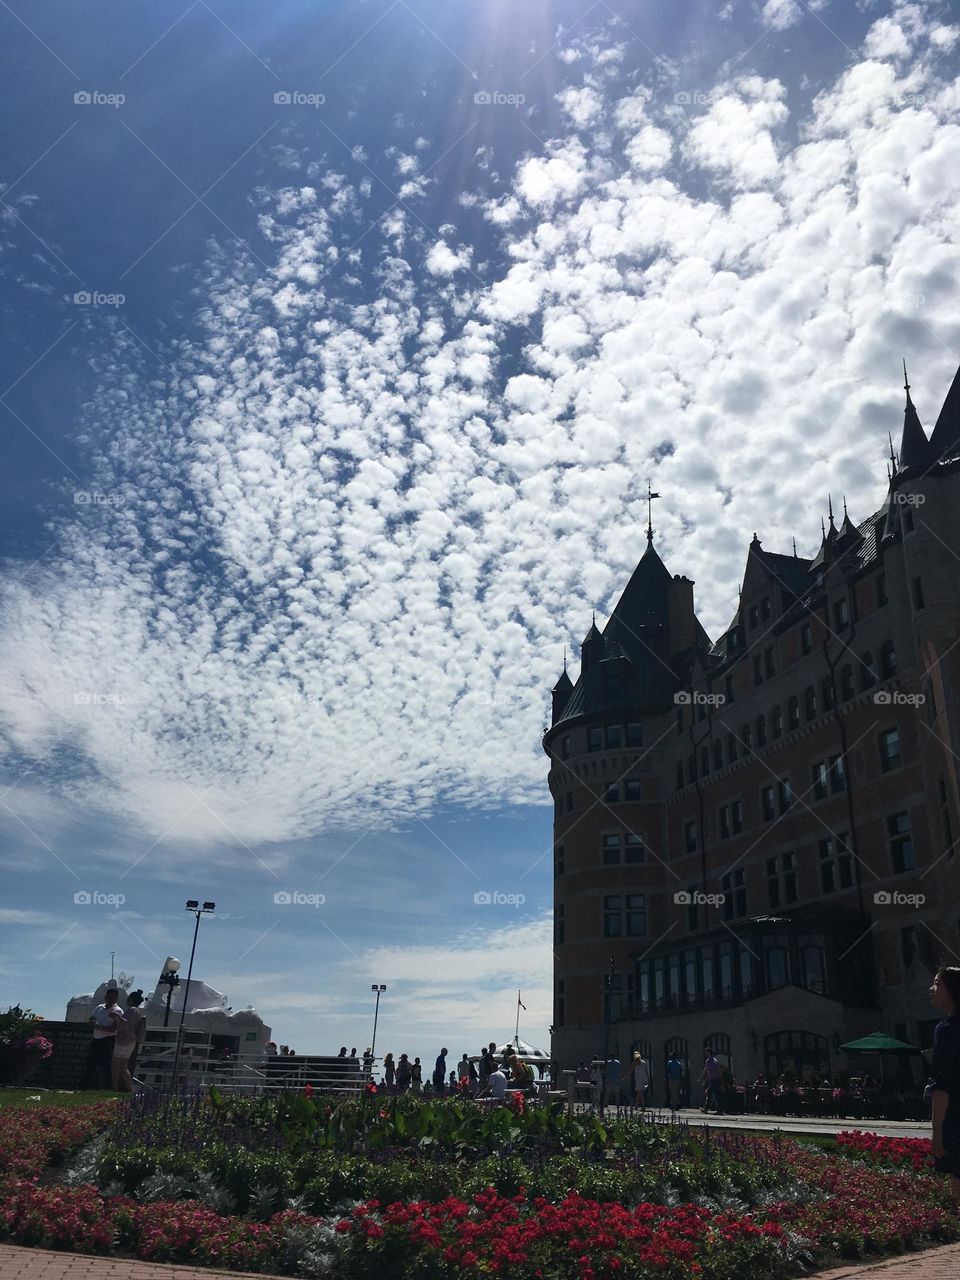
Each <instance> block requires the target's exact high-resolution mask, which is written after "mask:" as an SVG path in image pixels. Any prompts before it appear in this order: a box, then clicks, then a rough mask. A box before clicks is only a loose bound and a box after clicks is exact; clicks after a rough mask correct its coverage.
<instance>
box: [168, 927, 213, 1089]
mask: <svg viewBox="0 0 960 1280" xmlns="http://www.w3.org/2000/svg"><path fill="white" fill-rule="evenodd" d="M187 910H188V911H192V912H193V914H194V915H195V916H196V917H197V923H196V924H195V925H194V926H193V945H192V946H191V948H190V964H189V966H188V968H187V985H186V986H185V987H184V989H183V1004H182V1005H181V1006H180V1024H179V1026H178V1027H177V1048H176V1052H175V1053H174V1055H173V1074H172V1075H171V1077H170V1092H171V1093H173V1092H174V1090H175V1089H176V1087H177V1071H178V1069H179V1067H180V1048H181V1046H182V1044H183V1019H184V1016H185V1014H186V1012H187V998H188V997H189V995H190V978H191V976H192V974H193V957H194V954H195V952H196V950H197V934H198V933H199V932H200V917H201V916H202V915H203V913H204V911H205V910H210V911H212V910H213V903H209V904H207V903H204V904H203V906H201V905H200V903H199V902H198V903H195V904H194V905H193V906H189V905H188V906H187ZM171 992H172V988H171Z"/></svg>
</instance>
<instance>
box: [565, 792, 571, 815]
mask: <svg viewBox="0 0 960 1280" xmlns="http://www.w3.org/2000/svg"><path fill="white" fill-rule="evenodd" d="M565 799H566V804H567V813H573V792H572V791H568V792H566V795H565Z"/></svg>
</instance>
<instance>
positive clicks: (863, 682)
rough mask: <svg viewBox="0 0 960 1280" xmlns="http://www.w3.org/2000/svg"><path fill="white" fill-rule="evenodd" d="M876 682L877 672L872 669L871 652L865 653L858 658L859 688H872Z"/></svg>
mask: <svg viewBox="0 0 960 1280" xmlns="http://www.w3.org/2000/svg"><path fill="white" fill-rule="evenodd" d="M876 683H877V673H876V672H875V671H874V669H873V654H872V653H865V654H863V656H862V657H861V659H860V688H861V689H872V688H873V686H874V685H875V684H876Z"/></svg>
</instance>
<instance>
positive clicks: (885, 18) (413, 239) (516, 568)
mask: <svg viewBox="0 0 960 1280" xmlns="http://www.w3.org/2000/svg"><path fill="white" fill-rule="evenodd" d="M957 21H958V12H957V6H956V5H955V4H951V3H940V2H939V0H928V2H919V0H917V2H915V3H903V2H902V0H877V2H875V3H869V2H867V3H860V4H848V3H831V2H830V0H816V2H814V0H808V2H804V0H765V2H764V0H731V2H730V3H726V4H720V3H711V4H694V3H687V4H683V3H679V4H675V5H671V6H663V5H655V4H653V3H649V2H644V3H634V4H632V5H624V4H622V3H621V4H619V5H618V4H613V3H610V4H608V3H606V0H599V2H598V3H594V4H588V3H577V4H574V3H548V2H546V0H543V2H542V3H536V2H531V3H527V4H523V5H517V4H516V3H509V4H508V3H506V2H502V0H492V2H486V0H478V2H477V3H471V4H466V3H449V2H448V3H433V2H429V3H428V2H427V0H416V2H414V0H410V3H407V0H397V2H396V3H388V2H384V0H377V2H371V3H362V2H360V3H357V2H356V0H354V2H353V3H350V4H329V3H322V2H317V0H315V2H313V3H306V2H305V0H298V2H296V3H292V2H288V3H274V4H271V5H264V4H262V3H259V2H257V3H253V2H251V3H246V2H244V0H240V2H235V3H230V4H226V3H224V0H210V3H207V2H206V0H197V2H196V3H190V2H189V0H178V2H177V3H175V4H173V3H170V4H167V3H165V4H159V3H155V2H153V0H104V2H103V3H94V4H89V3H79V2H76V0H70V2H68V3H66V4H63V3H56V4H54V3H52V2H51V0H35V2H34V3H31V4H30V5H29V6H27V5H25V4H23V3H19V2H18V0H13V2H12V3H10V4H4V5H3V6H0V50H2V52H0V61H2V71H3V81H2V82H3V84H4V90H3V96H4V99H5V102H4V106H5V115H6V119H7V121H8V129H7V137H6V140H5V145H4V150H3V152H2V154H0V199H2V201H3V203H2V204H0V277H2V283H3V301H2V304H0V322H2V325H3V342H2V343H0V391H2V395H0V422H2V428H3V429H2V432H0V449H2V465H0V497H2V502H0V554H2V556H3V560H2V565H0V669H2V672H3V676H2V682H0V750H2V759H0V768H2V774H3V777H2V790H0V923H2V924H3V932H2V940H0V1004H2V1003H3V1002H4V1001H5V1000H6V1001H13V1000H21V1001H23V1002H25V1003H28V1004H30V1005H32V1006H33V1007H35V1008H37V1009H39V1010H42V1011H43V1012H45V1013H48V1014H51V1015H57V1014H58V1013H59V1012H60V1010H61V1008H62V1006H63V1005H64V1003H65V1000H66V998H67V997H68V996H70V995H73V994H76V993H78V992H80V991H85V990H90V989H92V988H93V986H94V985H95V984H96V982H97V981H99V980H100V979H101V977H102V976H103V975H104V973H105V971H106V966H108V964H109V955H110V952H111V951H114V952H116V956H117V965H118V968H123V969H124V970H125V971H126V972H128V973H133V974H135V975H136V978H137V980H138V982H139V983H141V984H143V985H152V982H153V980H154V978H155V976H156V973H157V971H158V968H159V962H160V961H161V960H162V959H163V957H164V956H165V955H166V954H167V953H168V952H171V951H172V952H174V953H183V952H184V951H185V950H186V949H187V946H188V941H189V934H190V918H189V917H188V916H186V915H185V914H184V912H183V909H182V903H183V900H184V899H185V898H186V897H188V896H198V897H208V898H214V899H215V900H216V901H217V903H218V911H217V916H216V918H214V919H212V920H210V921H205V922H204V926H203V940H202V951H201V953H200V954H201V958H200V961H199V964H198V972H199V974H200V976H201V977H203V978H204V979H206V980H207V981H208V982H210V983H211V984H212V985H214V986H217V987H219V988H221V989H223V990H225V991H227V993H228V994H229V996H230V998H231V1000H232V1002H233V1003H234V1005H235V1006H240V1005H245V1004H247V1003H252V1004H255V1005H256V1006H257V1007H258V1008H259V1009H260V1010H261V1011H262V1012H263V1013H264V1015H265V1016H266V1017H267V1018H268V1020H269V1021H271V1022H272V1023H273V1025H274V1027H275V1029H276V1031H277V1033H278V1036H279V1037H280V1038H282V1039H283V1040H285V1041H288V1042H290V1043H292V1044H295V1045H296V1047H297V1048H302V1049H311V1050H322V1049H327V1048H330V1049H333V1050H334V1051H335V1050H336V1048H337V1047H339V1045H340V1044H341V1043H343V1042H344V1041H346V1042H347V1043H348V1046H349V1045H351V1044H356V1045H358V1046H360V1047H362V1045H363V1044H365V1043H367V1041H368V1039H369V1026H370V1022H371V1017H370V1013H371V1009H370V1005H371V1000H370V998H369V996H370V992H369V987H370V983H371V982H372V981H385V982H387V983H388V984H389V991H388V997H387V1000H386V1001H385V1004H384V1010H383V1013H384V1016H383V1019H382V1024H381V1025H382V1032H381V1036H382V1038H379V1040H378V1042H379V1044H380V1046H381V1047H383V1048H387V1047H392V1048H393V1049H394V1050H395V1051H397V1052H399V1051H401V1050H407V1051H409V1052H413V1053H419V1054H420V1055H421V1056H423V1057H427V1056H432V1055H433V1054H434V1053H435V1051H436V1048H437V1047H438V1045H439V1043H440V1042H444V1043H446V1044H447V1045H448V1046H449V1047H450V1049H451V1050H452V1051H454V1052H459V1051H460V1050H461V1049H462V1048H465V1047H468V1048H470V1049H475V1048H477V1047H478V1046H479V1044H480V1043H481V1042H482V1041H484V1040H485V1039H486V1038H488V1036H497V1037H498V1038H499V1037H501V1036H503V1035H505V1034H506V1033H508V1032H509V1031H510V1030H512V1025H513V1012H514V1008H515V1000H516V996H515V992H516V988H517V987H518V986H519V987H522V988H523V990H524V993H525V995H524V1002H525V1004H526V1005H527V1006H528V1013H527V1014H526V1015H525V1017H524V1022H523V1024H522V1025H523V1028H524V1030H525V1032H526V1034H527V1036H528V1038H530V1039H531V1040H534V1041H544V1040H545V1039H546V1034H547V1033H546V1028H547V1026H548V1024H549V1021H550V1018H551V1001H550V967H551V952H550V943H549V938H550V932H551V929H550V897H551V880H550V874H551V867H550V855H549V848H550V826H551V809H550V806H549V804H548V803H547V801H548V800H549V797H548V795H547V793H546V787H545V781H544V778H545V773H546V761H545V758H544V757H543V755H542V753H541V751H540V749H539V735H540V732H541V730H542V728H543V727H544V724H545V723H546V717H547V714H548V694H547V691H548V689H549V687H550V685H551V684H552V683H553V681H554V679H555V677H556V673H557V670H558V666H559V660H560V654H561V651H562V646H563V645H564V644H568V645H571V644H572V645H573V646H574V647H575V646H576V644H577V641H578V640H579V638H580V637H581V636H582V635H583V634H584V632H585V631H586V628H587V626H588V625H589V619H590V611H591V610H592V609H594V608H595V609H596V610H597V611H598V614H599V616H600V618H601V619H602V618H604V617H605V616H606V614H607V613H608V612H609V610H610V608H611V607H612V604H613V602H614V601H615V599H616V595H617V592H618V590H619V589H620V588H621V587H622V585H623V584H624V583H625V582H626V579H627V577H628V576H629V573H630V571H631V569H632V567H633V565H634V563H635V562H636V559H637V558H638V556H639V554H640V552H641V551H642V548H643V533H642V527H643V523H644V515H645V512H644V509H643V502H642V498H641V493H642V492H643V490H644V489H645V485H646V480H647V477H648V476H650V477H651V479H652V480H653V483H654V487H655V488H656V489H658V490H659V491H660V492H661V494H663V498H662V500H661V502H660V504H658V505H659V508H660V509H659V510H658V512H657V520H656V524H657V528H658V545H659V546H660V548H661V551H662V553H663V554H664V556H665V558H666V560H667V562H668V564H669V565H670V567H671V568H672V569H673V571H674V572H684V573H686V574H688V575H689V576H691V577H693V578H695V579H696V582H697V604H698V608H699V610H700V613H701V617H702V619H703V621H704V623H705V625H706V626H707V628H708V630H710V631H711V632H712V633H714V634H715V633H716V632H717V631H718V630H719V629H720V628H721V627H722V626H723V625H724V624H725V623H726V621H727V619H728V616H729V614H730V613H731V611H732V607H733V604H732V602H733V601H734V600H735V598H736V586H737V582H738V581H739V578H740V574H741V571H742V566H743V560H744V555H745V548H746V543H747V541H748V540H749V537H750V534H751V533H752V532H753V530H754V529H755V528H756V529H758V531H759V532H760V534H761V537H762V538H763V539H764V542H765V545H767V546H768V547H769V548H770V549H773V550H788V549H789V546H790V539H791V537H793V536H794V535H795V536H796V537H797V542H798V546H799V548H800V550H801V551H802V552H809V551H811V550H812V549H813V548H814V547H815V546H816V543H817V541H818V532H819V517H820V513H821V511H822V510H823V509H824V508H825V505H826V494H827V492H828V490H832V491H833V494H834V496H835V497H839V495H840V494H841V493H846V495H847V498H848V501H849V503H850V507H851V512H852V514H854V516H857V517H862V516H864V515H866V514H868V512H869V511H871V510H873V509H874V508H875V506H876V505H877V503H878V500H879V498H880V495H881V491H882V483H883V475H884V470H883V459H884V455H885V449H886V432H887V430H888V429H891V430H893V431H894V432H895V433H896V431H897V428H898V424H899V421H900V414H901V407H902V392H901V389H900V377H899V360H900V357H901V356H902V355H904V356H906V358H907V360H908V362H909V365H910V375H911V382H912V384H913V387H914V398H915V400H916V402H917V404H918V407H919V409H920V412H921V416H922V417H923V419H924V420H925V421H926V422H927V423H928V424H929V423H930V422H932V420H933V418H934V417H935V414H936V411H937V409H938V408H939V404H940V401H941V399H942V397H943V394H944V393H945V391H946V387H947V386H948V384H949V380H950V379H951V377H952V375H953V373H954V371H955V369H956V366H957V363H958V361H960V320H958V312H957V308H956V296H957V277H958V259H960V252H958V248H957V240H958V231H960V225H958V218H960V215H958V209H960V198H958V197H960V190H958V188H960V172H958V166H957V165H956V163H955V158H956V154H957V145H958V141H960V87H958V81H957V70H958V34H960V33H958V28H957ZM574 656H575V655H574ZM84 891H89V892H94V891H96V892H98V893H100V894H113V895H116V894H122V895H123V897H124V899H125V901H124V902H123V904H122V906H120V907H114V906H107V905H97V904H94V903H91V904H83V903H75V901H74V895H75V894H76V893H77V892H84ZM484 891H485V892H498V893H499V894H501V895H507V896H509V897H511V898H512V899H518V898H522V899H523V901H521V902H516V901H511V902H509V903H506V902H499V903H498V902H492V903H479V904H478V903H475V901H474V895H475V894H476V893H478V892H484ZM288 892H289V893H299V894H301V895H317V894H323V895H324V899H325V901H324V902H323V904H322V905H319V906H311V905H306V904H301V905H297V904H296V903H283V902H277V901H276V900H275V895H276V894H278V893H279V894H283V893H288Z"/></svg>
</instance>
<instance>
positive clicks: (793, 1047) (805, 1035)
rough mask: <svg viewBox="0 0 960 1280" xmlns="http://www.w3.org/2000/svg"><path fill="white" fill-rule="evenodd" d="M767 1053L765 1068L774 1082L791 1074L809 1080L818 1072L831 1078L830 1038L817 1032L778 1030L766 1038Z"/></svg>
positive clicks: (765, 1052) (765, 1050)
mask: <svg viewBox="0 0 960 1280" xmlns="http://www.w3.org/2000/svg"><path fill="white" fill-rule="evenodd" d="M763 1052H764V1058H765V1062H764V1066H765V1068H766V1072H767V1076H768V1077H769V1078H770V1079H771V1080H777V1079H779V1077H780V1076H782V1075H784V1074H787V1073H789V1074H790V1075H792V1076H793V1077H794V1078H795V1079H797V1080H801V1079H802V1080H806V1079H808V1078H809V1076H810V1075H811V1074H812V1073H814V1072H816V1073H817V1074H818V1075H821V1076H829V1075H830V1050H829V1048H828V1046H827V1038H826V1036H818V1035H817V1034H816V1032H814V1031H775V1032H774V1033H773V1034H772V1035H769V1036H764V1038H763Z"/></svg>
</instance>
